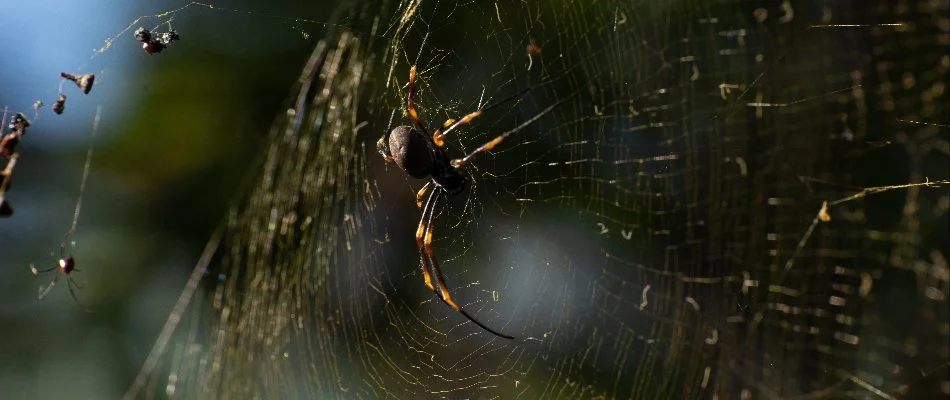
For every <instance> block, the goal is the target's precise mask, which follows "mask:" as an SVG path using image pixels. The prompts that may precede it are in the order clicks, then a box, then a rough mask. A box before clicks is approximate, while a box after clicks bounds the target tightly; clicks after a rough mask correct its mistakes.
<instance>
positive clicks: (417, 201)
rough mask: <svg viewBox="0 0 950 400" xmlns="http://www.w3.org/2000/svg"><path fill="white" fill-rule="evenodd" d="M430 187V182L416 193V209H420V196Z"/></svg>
mask: <svg viewBox="0 0 950 400" xmlns="http://www.w3.org/2000/svg"><path fill="white" fill-rule="evenodd" d="M431 185H432V181H428V182H426V184H425V186H423V187H422V189H419V191H418V192H417V193H416V207H418V208H422V196H425V195H426V191H428V190H429V186H431Z"/></svg>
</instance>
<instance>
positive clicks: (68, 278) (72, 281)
mask: <svg viewBox="0 0 950 400" xmlns="http://www.w3.org/2000/svg"><path fill="white" fill-rule="evenodd" d="M75 271H77V270H75V269H74V270H73V272H75ZM66 280H67V281H69V283H72V284H73V285H74V286H76V289H82V285H80V284H79V282H76V280H75V279H73V277H72V276H66Z"/></svg>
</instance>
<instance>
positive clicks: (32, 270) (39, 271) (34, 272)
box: [30, 264, 59, 275]
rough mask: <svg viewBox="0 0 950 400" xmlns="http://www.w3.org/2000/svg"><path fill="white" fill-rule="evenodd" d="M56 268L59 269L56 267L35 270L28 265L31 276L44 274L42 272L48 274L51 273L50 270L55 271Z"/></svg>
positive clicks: (32, 266) (33, 266) (31, 265)
mask: <svg viewBox="0 0 950 400" xmlns="http://www.w3.org/2000/svg"><path fill="white" fill-rule="evenodd" d="M57 268H59V267H57V266H52V267H50V268H47V269H37V268H36V266H35V265H33V264H30V271H31V272H33V275H39V274H42V273H44V272H50V271H52V270H54V269H57Z"/></svg>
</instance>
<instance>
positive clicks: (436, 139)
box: [432, 111, 482, 147]
mask: <svg viewBox="0 0 950 400" xmlns="http://www.w3.org/2000/svg"><path fill="white" fill-rule="evenodd" d="M479 115H482V112H481V111H475V112H472V113H469V114H468V115H466V116H464V117H462V119H460V120H458V121H456V120H454V119H448V120H446V121H445V123H443V124H442V127H441V128H439V129H438V130H436V131H435V133H433V134H432V142H433V143H435V145H436V146H439V147H442V146H445V140H444V138H445V136H446V135H448V134H449V133H451V132H452V131H454V130H456V129H458V128H459V127H460V126H462V125H466V124H468V123H469V122H472V120H473V119H475V118H476V117H478V116H479ZM443 129H445V130H444V131H443Z"/></svg>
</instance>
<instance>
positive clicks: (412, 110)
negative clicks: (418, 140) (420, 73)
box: [408, 65, 429, 136]
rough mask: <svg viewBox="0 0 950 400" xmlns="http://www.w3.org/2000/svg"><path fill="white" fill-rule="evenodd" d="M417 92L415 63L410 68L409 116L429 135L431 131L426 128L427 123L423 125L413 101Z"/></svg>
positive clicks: (421, 130) (423, 132) (420, 129)
mask: <svg viewBox="0 0 950 400" xmlns="http://www.w3.org/2000/svg"><path fill="white" fill-rule="evenodd" d="M415 94H416V66H415V65H413V66H412V68H409V101H408V107H409V116H410V117H412V120H413V121H415V123H416V127H418V128H419V132H422V134H423V135H426V136H429V131H427V130H426V127H425V125H423V123H422V120H421V119H419V113H418V112H417V111H416V105H415V103H414V102H413V101H412V99H413V96H415Z"/></svg>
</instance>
